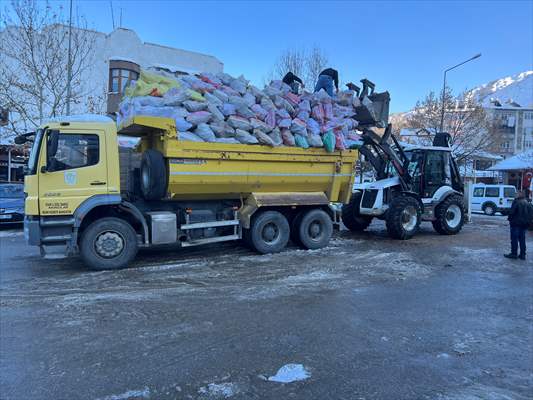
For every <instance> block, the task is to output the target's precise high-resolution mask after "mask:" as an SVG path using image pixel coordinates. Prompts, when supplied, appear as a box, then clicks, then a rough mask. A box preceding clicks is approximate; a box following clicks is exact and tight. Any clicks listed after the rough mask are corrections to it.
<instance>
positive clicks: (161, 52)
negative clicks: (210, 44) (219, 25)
mask: <svg viewBox="0 0 533 400" xmlns="http://www.w3.org/2000/svg"><path fill="white" fill-rule="evenodd" d="M17 29H18V28H17V27H16V26H9V27H7V28H6V29H5V30H3V31H0V41H1V40H5V38H9V37H12V36H13V35H17V33H16V30H17ZM73 29H74V31H75V33H74V34H73V35H72V36H73V37H76V38H79V37H82V38H86V40H85V41H83V43H90V45H87V46H89V47H88V49H90V50H91V51H89V52H88V55H87V58H86V60H85V62H84V63H83V65H84V66H85V67H84V68H83V70H82V71H81V70H80V73H79V74H80V75H79V76H77V77H76V80H75V87H74V88H73V89H74V90H75V91H76V92H77V93H78V97H77V98H76V99H75V101H73V102H72V104H71V114H84V113H88V112H89V113H106V112H107V113H109V114H113V113H115V112H116V111H117V110H118V104H119V102H120V100H121V98H122V94H123V91H124V88H125V87H126V85H127V83H128V82H129V81H132V80H136V79H137V78H138V76H139V72H140V70H141V69H147V68H150V67H154V68H159V69H166V70H170V71H172V72H173V73H198V72H213V73H216V72H222V71H223V69H224V65H223V63H222V62H221V61H220V60H218V59H217V58H216V57H214V56H212V55H208V54H202V53H198V52H195V51H190V50H184V49H178V48H173V47H169V46H164V45H160V44H155V43H148V42H143V41H142V40H141V39H140V38H139V36H138V35H137V34H136V33H135V32H134V31H133V30H131V29H126V28H117V29H115V30H114V31H112V32H111V33H108V34H107V33H103V32H97V31H93V30H88V29H81V28H73ZM50 30H53V31H54V32H53V33H54V35H53V36H52V37H55V36H59V37H68V26H65V25H61V24H54V25H49V26H47V27H46V34H47V35H48V36H50V32H49V31H50ZM55 31H57V32H55ZM13 32H15V33H13ZM56 33H57V35H55V34H56ZM79 40H80V41H81V39H79ZM63 45H64V46H66V41H65V43H63ZM64 51H65V54H66V52H67V51H68V49H67V48H66V47H65V49H64ZM44 56H45V55H43V54H40V55H39V57H44ZM5 62H6V65H10V67H11V68H12V69H14V70H15V71H16V70H17V69H18V68H23V67H22V66H19V65H16V64H15V63H17V62H18V61H17V60H15V59H8V58H5ZM64 73H65V76H66V73H67V72H66V66H65V71H64ZM22 75H23V74H21V76H22ZM20 79H23V78H20ZM65 96H66V94H65ZM6 107H7V105H5V104H0V111H2V113H1V115H0V117H1V116H3V115H4V114H5V112H4V111H3V109H4V108H6ZM8 111H10V110H8ZM13 114H14V111H12V113H11V115H10V117H11V118H12V119H13V120H15V121H16V119H17V116H16V115H13ZM28 114H30V115H38V113H37V112H35V110H31V111H30V112H28ZM44 114H45V116H46V117H47V116H48V115H51V110H48V109H45V110H44ZM2 121H3V118H2ZM0 134H1V131H0Z"/></svg>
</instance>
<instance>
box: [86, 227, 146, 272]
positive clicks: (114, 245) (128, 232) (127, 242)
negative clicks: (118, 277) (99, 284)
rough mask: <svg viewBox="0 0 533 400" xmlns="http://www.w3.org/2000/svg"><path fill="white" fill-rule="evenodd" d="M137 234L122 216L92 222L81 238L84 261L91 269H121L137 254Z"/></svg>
mask: <svg viewBox="0 0 533 400" xmlns="http://www.w3.org/2000/svg"><path fill="white" fill-rule="evenodd" d="M137 250H138V246H137V234H136V233H135V230H134V229H133V228H132V226H131V225H130V224H129V223H127V222H126V221H124V220H122V219H120V218H114V217H109V218H102V219H98V220H96V221H94V222H93V223H91V224H90V225H89V226H88V227H87V229H85V231H84V232H83V234H82V236H81V239H80V253H81V257H82V259H83V262H84V263H85V264H86V265H87V266H88V267H89V268H91V269H94V270H105V269H121V268H124V267H126V266H127V265H128V264H129V263H130V262H131V261H132V260H133V259H134V258H135V255H136V254H137Z"/></svg>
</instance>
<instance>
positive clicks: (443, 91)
mask: <svg viewBox="0 0 533 400" xmlns="http://www.w3.org/2000/svg"><path fill="white" fill-rule="evenodd" d="M479 57H481V53H479V54H476V55H475V56H474V57H471V58H469V59H468V60H466V61H463V62H462V63H459V64H457V65H454V66H453V67H450V68H448V69H446V70H444V85H443V86H442V110H441V114H440V131H441V132H442V130H443V129H444V93H445V92H446V72H448V71H451V70H452V69H455V68H457V67H460V66H461V65H463V64H466V63H467V62H469V61H472V60H475V59H476V58H479Z"/></svg>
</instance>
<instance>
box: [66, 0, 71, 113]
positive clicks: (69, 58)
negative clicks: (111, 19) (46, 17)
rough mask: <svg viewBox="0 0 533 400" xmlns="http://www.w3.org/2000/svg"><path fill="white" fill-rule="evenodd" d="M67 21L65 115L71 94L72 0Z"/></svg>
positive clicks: (68, 108) (68, 107) (68, 109)
mask: <svg viewBox="0 0 533 400" xmlns="http://www.w3.org/2000/svg"><path fill="white" fill-rule="evenodd" d="M69 14H70V16H69V22H68V62H67V115H70V97H71V96H72V87H71V86H72V0H70V11H69Z"/></svg>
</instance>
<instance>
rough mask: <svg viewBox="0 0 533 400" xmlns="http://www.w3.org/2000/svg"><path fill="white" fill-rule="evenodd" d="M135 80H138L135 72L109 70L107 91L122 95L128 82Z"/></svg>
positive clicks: (117, 69)
mask: <svg viewBox="0 0 533 400" xmlns="http://www.w3.org/2000/svg"><path fill="white" fill-rule="evenodd" d="M137 78H139V74H138V73H137V72H135V71H131V70H129V69H123V68H111V71H110V81H109V91H110V92H112V93H120V94H122V93H124V89H125V88H126V85H127V84H128V82H130V81H134V80H137Z"/></svg>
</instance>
